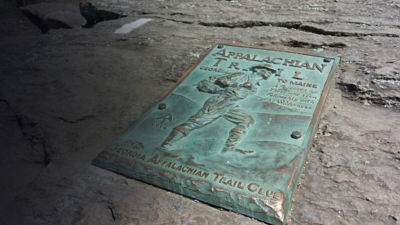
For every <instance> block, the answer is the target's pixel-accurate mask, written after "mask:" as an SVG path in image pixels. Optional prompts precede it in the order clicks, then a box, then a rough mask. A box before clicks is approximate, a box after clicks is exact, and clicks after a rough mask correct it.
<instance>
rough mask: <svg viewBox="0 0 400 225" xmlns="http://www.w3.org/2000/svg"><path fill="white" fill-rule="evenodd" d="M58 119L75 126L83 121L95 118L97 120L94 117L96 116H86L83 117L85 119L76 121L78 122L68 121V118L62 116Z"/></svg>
mask: <svg viewBox="0 0 400 225" xmlns="http://www.w3.org/2000/svg"><path fill="white" fill-rule="evenodd" d="M57 118H58V119H59V120H61V121H63V122H65V123H71V124H74V123H79V122H82V121H85V120H88V119H94V118H96V116H94V115H86V116H83V117H81V118H78V119H76V120H70V119H66V118H64V117H61V116H60V117H57Z"/></svg>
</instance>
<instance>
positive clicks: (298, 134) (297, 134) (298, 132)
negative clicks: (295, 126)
mask: <svg viewBox="0 0 400 225" xmlns="http://www.w3.org/2000/svg"><path fill="white" fill-rule="evenodd" d="M290 137H292V138H294V139H299V138H301V132H300V131H297V130H295V131H293V132H292V134H291V135H290Z"/></svg>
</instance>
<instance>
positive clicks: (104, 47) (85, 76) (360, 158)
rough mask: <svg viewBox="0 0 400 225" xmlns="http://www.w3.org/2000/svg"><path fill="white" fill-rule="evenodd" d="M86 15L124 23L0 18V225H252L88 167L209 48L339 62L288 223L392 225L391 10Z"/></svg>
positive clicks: (396, 91) (396, 144)
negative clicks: (62, 26)
mask: <svg viewBox="0 0 400 225" xmlns="http://www.w3.org/2000/svg"><path fill="white" fill-rule="evenodd" d="M65 2H67V1H65ZM68 2H69V3H71V1H68ZM76 4H77V5H78V3H77V2H76ZM95 4H96V5H97V6H98V7H99V8H103V9H109V10H111V11H117V12H122V13H123V14H125V15H128V17H126V18H122V19H119V20H112V21H106V22H102V23H99V24H97V25H96V26H95V27H94V28H93V29H81V28H77V29H70V30H50V31H49V33H47V34H40V33H38V32H36V31H35V27H34V25H32V24H30V23H29V21H27V20H26V18H25V17H24V16H23V15H22V14H21V13H19V12H18V10H17V9H13V8H9V9H8V12H4V14H2V15H1V17H0V18H1V19H2V20H3V19H4V20H7V21H13V22H12V23H2V25H1V28H2V29H1V31H2V32H0V34H1V37H0V38H1V42H0V49H1V51H0V57H1V61H0V70H1V71H0V73H1V74H2V75H1V77H0V79H1V80H0V115H1V116H0V146H1V151H0V154H1V157H0V158H1V163H0V174H1V177H2V184H1V185H0V193H1V194H0V202H1V204H0V215H2V216H1V217H0V224H10V225H14V224H15V225H19V224H32V225H39V224H40V225H43V224H45V225H47V224H49V225H50V224H61V225H64V224H68V225H69V224H76V225H78V224H79V225H83V224H118V225H139V224H140V225H142V224H143V225H148V224H154V225H156V224H157V225H158V224H177V225H180V224H182V225H183V224H193V225H194V224H207V225H210V224H215V225H217V224H218V225H221V224H248V225H256V224H263V223H262V222H259V221H256V220H253V219H251V218H248V217H245V216H242V215H239V214H236V213H232V212H228V211H225V210H220V209H216V208H214V207H211V206H209V205H206V204H203V203H200V202H197V201H194V200H192V199H188V198H185V197H182V196H180V195H177V194H174V193H170V192H167V191H164V190H162V189H159V188H156V187H153V186H150V185H147V184H144V183H141V182H138V181H136V180H132V179H127V178H124V177H122V176H119V175H116V174H114V173H111V172H108V171H105V170H102V169H99V168H96V167H94V166H91V165H90V161H91V160H92V159H93V158H94V157H95V156H96V154H97V153H99V152H100V151H101V150H102V149H103V148H104V147H105V146H107V145H109V144H111V143H112V141H113V140H114V139H115V138H117V137H118V136H119V135H120V134H121V133H122V132H123V131H124V130H125V129H127V128H128V127H129V126H130V125H131V124H132V123H133V122H134V121H135V120H136V119H138V118H139V117H140V115H141V114H142V113H144V112H145V111H146V109H147V108H148V107H149V106H151V105H152V104H153V103H154V102H156V101H157V99H158V98H159V97H160V96H161V95H162V94H163V93H164V92H165V91H167V90H168V89H170V88H171V87H173V86H174V83H175V82H176V81H177V79H178V78H179V77H180V75H181V74H182V73H183V71H184V70H185V69H187V68H189V67H190V66H191V65H192V64H194V63H195V62H196V61H197V60H198V58H199V56H200V55H201V54H202V53H204V52H205V51H206V49H207V48H209V47H211V46H212V45H213V44H215V43H219V42H224V43H233V44H234V43H243V44H247V45H253V46H262V47H268V48H275V49H280V50H294V51H302V52H311V53H321V54H331V55H337V56H341V57H342V63H341V65H340V68H339V69H338V72H337V77H336V82H335V87H334V88H333V89H332V91H331V93H330V95H329V97H328V100H327V104H326V107H325V111H324V112H323V115H322V117H321V122H320V126H319V130H318V133H317V135H316V137H315V139H314V146H313V148H312V150H311V152H310V155H309V162H308V163H307V165H306V167H305V170H304V172H303V174H302V177H301V180H300V185H299V187H298V190H297V193H296V196H295V200H294V203H293V205H292V211H291V214H290V217H289V221H288V224H290V225H295V224H296V225H297V224H400V204H399V202H400V133H399V126H400V114H399V109H400V78H399V69H400V53H399V51H398V49H399V43H400V42H399V40H400V14H399V13H398V12H399V10H400V2H399V1H395V0H392V1H378V0H367V1H365V0H357V1H350V0H335V1H329V0H308V1H288V0H284V1H279V2H276V1H268V0H264V1H261V0H238V1H222V0H221V1H214V0H206V1H178V0H157V1H145V0H140V1H127V0H118V1H105V0H99V1H96V2H95ZM139 18H151V19H153V20H152V21H150V22H148V23H147V24H145V25H144V26H142V27H140V28H138V29H135V30H134V31H132V32H131V33H128V34H115V33H114V31H115V30H116V29H117V28H119V27H121V26H122V25H123V24H126V23H129V22H132V21H135V20H136V19H139ZM5 31H10V32H5Z"/></svg>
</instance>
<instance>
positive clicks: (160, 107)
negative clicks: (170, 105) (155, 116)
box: [158, 103, 167, 110]
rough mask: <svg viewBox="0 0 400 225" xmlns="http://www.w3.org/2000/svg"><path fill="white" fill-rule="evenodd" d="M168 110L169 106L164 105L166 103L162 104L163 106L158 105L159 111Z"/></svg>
mask: <svg viewBox="0 0 400 225" xmlns="http://www.w3.org/2000/svg"><path fill="white" fill-rule="evenodd" d="M166 108H167V105H166V104H164V103H161V104H159V105H158V109H159V110H164V109H166Z"/></svg>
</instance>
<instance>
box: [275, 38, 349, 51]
mask: <svg viewBox="0 0 400 225" xmlns="http://www.w3.org/2000/svg"><path fill="white" fill-rule="evenodd" d="M282 44H283V45H286V46H289V47H296V48H311V49H317V48H323V47H330V48H345V47H347V45H346V44H345V43H343V42H332V43H322V44H314V43H311V42H304V41H297V40H290V41H287V42H282Z"/></svg>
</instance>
